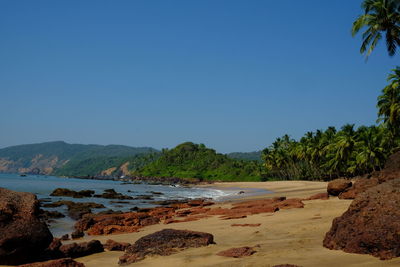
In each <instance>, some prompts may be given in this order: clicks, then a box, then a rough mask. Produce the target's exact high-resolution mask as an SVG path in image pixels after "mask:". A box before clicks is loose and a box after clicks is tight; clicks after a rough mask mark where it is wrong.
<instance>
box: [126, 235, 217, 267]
mask: <svg viewBox="0 0 400 267" xmlns="http://www.w3.org/2000/svg"><path fill="white" fill-rule="evenodd" d="M209 244H214V237H213V235H212V234H208V233H202V232H194V231H187V230H174V229H164V230H161V231H158V232H155V233H153V234H150V235H147V236H144V237H142V238H140V239H139V240H137V241H136V242H135V243H134V244H133V245H131V246H130V247H128V248H127V249H126V253H125V255H123V256H121V257H120V258H119V264H129V263H133V262H137V261H140V260H143V259H144V258H145V256H146V255H161V256H167V255H171V254H173V253H176V252H178V251H180V250H184V249H186V248H191V247H201V246H207V245H209Z"/></svg>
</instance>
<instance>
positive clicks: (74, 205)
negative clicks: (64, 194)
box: [43, 200, 105, 220]
mask: <svg viewBox="0 0 400 267" xmlns="http://www.w3.org/2000/svg"><path fill="white" fill-rule="evenodd" d="M63 205H65V206H67V209H68V216H69V217H71V218H72V219H75V220H79V219H80V218H82V216H83V215H85V214H88V213H92V209H102V208H105V206H104V205H103V204H98V203H94V202H73V201H69V200H60V201H56V202H53V203H46V204H43V207H46V208H54V207H60V206H63ZM46 212H48V211H46Z"/></svg>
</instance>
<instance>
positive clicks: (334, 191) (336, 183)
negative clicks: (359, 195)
mask: <svg viewBox="0 0 400 267" xmlns="http://www.w3.org/2000/svg"><path fill="white" fill-rule="evenodd" d="M350 186H351V181H349V180H346V179H343V178H341V179H336V180H333V181H330V182H329V183H328V188H327V191H328V194H329V195H331V196H338V195H339V194H340V193H342V192H343V191H344V190H346V189H347V188H348V187H350Z"/></svg>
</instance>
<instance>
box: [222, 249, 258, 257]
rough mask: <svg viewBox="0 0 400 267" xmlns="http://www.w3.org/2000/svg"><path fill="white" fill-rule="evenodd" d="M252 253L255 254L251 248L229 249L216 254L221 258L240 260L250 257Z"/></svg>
mask: <svg viewBox="0 0 400 267" xmlns="http://www.w3.org/2000/svg"><path fill="white" fill-rule="evenodd" d="M254 253H256V251H255V250H254V249H253V248H251V247H241V248H230V249H227V250H224V251H220V252H218V253H217V255H218V256H223V257H233V258H242V257H248V256H251V255H253V254H254Z"/></svg>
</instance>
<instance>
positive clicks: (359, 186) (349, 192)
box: [339, 178, 379, 199]
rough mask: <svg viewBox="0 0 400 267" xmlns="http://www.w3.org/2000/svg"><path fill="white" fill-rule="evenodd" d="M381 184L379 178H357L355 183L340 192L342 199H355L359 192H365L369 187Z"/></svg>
mask: <svg viewBox="0 0 400 267" xmlns="http://www.w3.org/2000/svg"><path fill="white" fill-rule="evenodd" d="M378 184H379V180H378V179H377V178H371V179H368V178H360V179H357V180H356V181H355V182H354V183H353V185H352V186H351V187H349V188H347V189H346V190H345V191H343V192H342V193H340V194H339V198H340V199H354V198H355V197H356V196H357V195H358V194H361V193H363V192H365V191H366V190H367V189H368V188H371V187H374V186H376V185H378Z"/></svg>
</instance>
